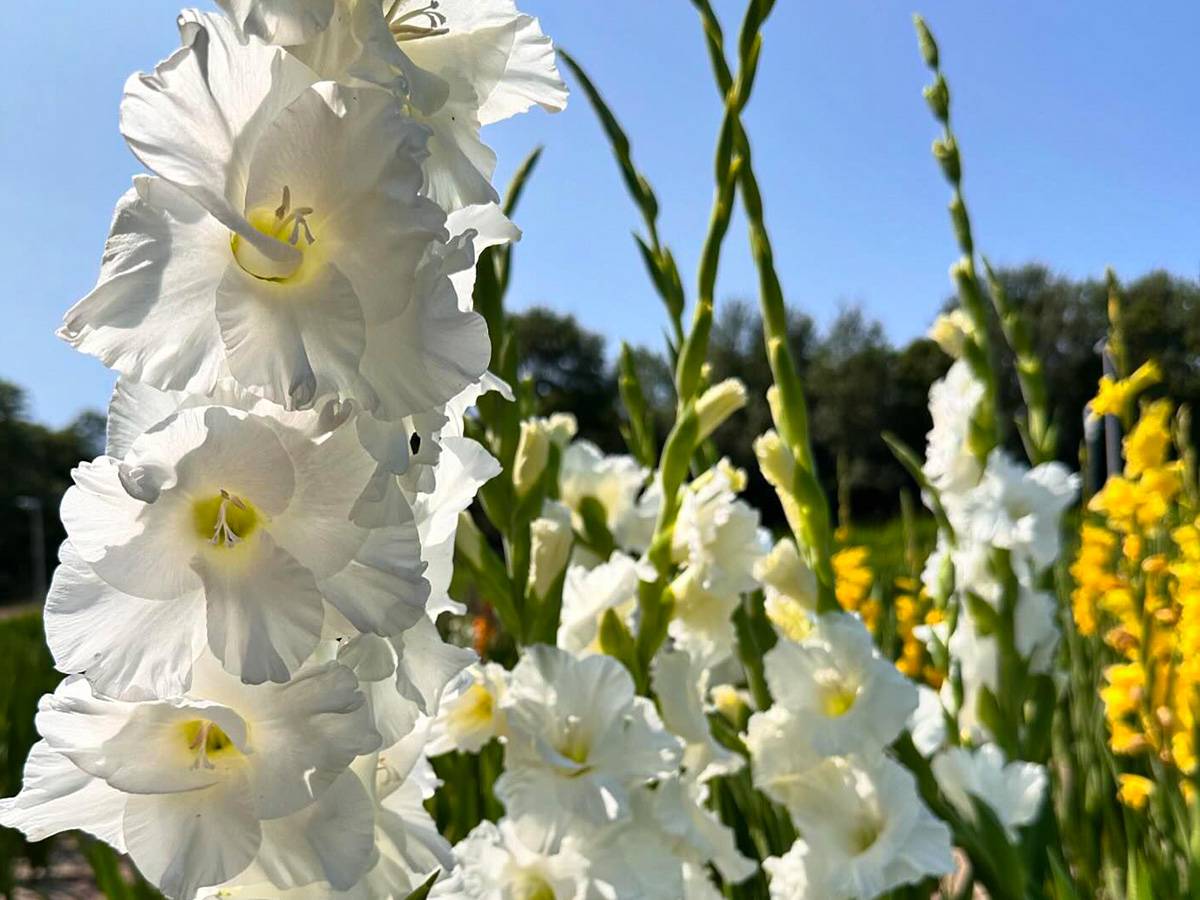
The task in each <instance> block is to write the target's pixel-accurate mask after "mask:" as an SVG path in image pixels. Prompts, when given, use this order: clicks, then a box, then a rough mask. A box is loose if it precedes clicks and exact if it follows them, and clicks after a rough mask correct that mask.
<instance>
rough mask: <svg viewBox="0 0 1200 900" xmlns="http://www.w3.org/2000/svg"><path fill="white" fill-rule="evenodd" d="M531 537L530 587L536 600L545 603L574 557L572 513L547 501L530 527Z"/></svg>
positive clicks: (552, 501)
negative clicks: (569, 558) (556, 581)
mask: <svg viewBox="0 0 1200 900" xmlns="http://www.w3.org/2000/svg"><path fill="white" fill-rule="evenodd" d="M529 537H530V566H529V587H530V589H531V590H532V591H533V595H534V596H535V597H537V598H538V599H539V600H543V599H545V597H546V595H547V594H549V593H550V587H551V585H553V584H554V581H555V579H557V578H558V576H559V575H561V574H562V571H563V569H565V568H566V567H567V558H568V557H569V556H570V555H571V544H572V543H573V542H574V534H573V532H572V531H571V511H570V510H569V509H567V507H566V506H564V505H563V504H562V503H559V502H558V501H557V500H548V501H546V503H545V505H543V507H542V514H541V516H539V517H538V518H536V519H534V520H533V522H532V524H530V526H529Z"/></svg>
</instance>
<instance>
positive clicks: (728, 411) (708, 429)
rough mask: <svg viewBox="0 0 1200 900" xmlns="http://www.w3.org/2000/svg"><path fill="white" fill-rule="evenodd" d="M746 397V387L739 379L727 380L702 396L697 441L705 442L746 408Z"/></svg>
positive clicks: (699, 406)
mask: <svg viewBox="0 0 1200 900" xmlns="http://www.w3.org/2000/svg"><path fill="white" fill-rule="evenodd" d="M746 397H747V395H746V386H745V385H744V384H742V382H741V381H740V380H738V379H737V378H726V379H725V380H724V381H722V382H721V383H720V384H714V385H713V386H712V387H710V388H709V389H708V390H707V391H705V392H704V393H703V394H701V395H700V399H699V400H698V401H697V402H696V415H697V416H699V418H700V433H699V435H698V436H697V441H702V440H704V439H705V438H706V437H708V436H709V435H710V434H712V433H713V432H714V431H716V430H717V429H718V428H719V427H721V425H722V424H724V422H725V420H726V419H728V418H729V417H730V416H732V415H733V414H734V413H735V412H737V411H738V410H739V409H741V408H742V407H744V406H745V405H746Z"/></svg>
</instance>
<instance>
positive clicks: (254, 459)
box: [46, 382, 429, 696]
mask: <svg viewBox="0 0 1200 900" xmlns="http://www.w3.org/2000/svg"><path fill="white" fill-rule="evenodd" d="M210 404H211V405H210ZM219 404H224V405H219ZM112 416H113V419H112V421H113V425H112V427H111V428H110V440H109V446H108V448H107V449H108V451H109V453H110V454H112V455H109V456H103V457H100V458H99V459H97V460H96V461H95V462H92V463H83V464H81V465H80V466H79V467H78V468H77V469H76V470H75V472H74V478H75V481H76V484H75V486H74V487H72V488H71V489H70V490H69V491H68V492H67V494H66V496H65V497H64V499H63V507H62V515H63V522H64V524H65V526H66V530H67V537H68V539H67V541H66V542H65V543H64V544H63V547H62V552H61V560H62V565H61V566H60V567H59V569H58V571H57V572H56V573H55V579H54V584H53V586H52V588H51V591H50V595H49V597H48V598H47V610H46V620H47V626H48V628H47V631H48V640H49V643H50V646H51V649H52V651H53V652H54V654H55V658H56V660H57V661H58V664H59V665H60V666H61V667H62V668H63V669H64V670H66V671H78V672H84V673H86V674H87V675H88V677H89V678H90V679H92V681H93V683H95V684H96V686H97V688H98V689H100V690H103V691H105V692H106V693H109V694H111V695H114V696H145V695H147V694H157V695H158V696H168V695H173V694H177V693H180V692H182V691H184V690H186V688H187V684H188V676H189V671H190V669H191V666H192V661H193V660H194V659H195V658H196V656H197V655H198V654H199V652H200V651H201V649H202V648H203V647H204V645H205V644H206V643H207V645H208V647H209V648H210V649H211V650H212V652H213V653H214V654H215V655H216V656H217V658H218V659H220V660H221V661H222V663H223V664H224V665H225V667H226V669H227V670H228V671H230V672H232V673H234V674H237V675H240V676H241V677H242V678H243V680H245V681H247V682H252V683H258V682H262V681H268V680H269V681H277V682H282V681H286V680H287V678H288V677H289V676H290V675H291V673H293V672H294V671H295V670H296V668H297V667H298V666H299V665H300V664H301V663H303V662H304V660H306V659H307V658H308V657H309V655H310V654H311V653H312V652H313V650H314V648H315V647H316V645H317V641H318V640H319V639H320V637H321V635H322V630H323V628H326V629H332V630H333V633H334V634H338V633H341V634H355V633H358V632H364V633H374V634H379V635H385V636H390V635H394V634H398V633H399V632H401V631H403V630H404V629H406V628H408V627H410V626H412V625H413V624H414V623H415V622H416V621H417V620H419V619H420V618H421V617H422V613H423V611H424V608H425V602H426V599H427V597H428V596H429V584H428V582H427V581H426V580H425V578H424V577H423V573H424V570H425V568H426V566H425V563H424V562H423V561H422V560H421V557H420V552H421V549H420V545H419V543H418V540H419V535H418V528H417V525H416V522H415V521H414V515H413V511H412V509H411V508H410V507H409V506H408V504H407V503H401V504H397V505H396V506H395V507H394V508H393V509H392V511H391V513H390V514H389V516H388V517H387V518H386V519H384V520H381V521H380V522H379V523H378V524H379V527H376V528H365V527H361V526H360V525H358V524H356V523H355V522H353V521H352V520H351V511H352V508H353V507H354V505H355V502H356V500H357V498H358V496H359V494H360V492H362V491H363V489H364V488H365V487H366V486H367V483H368V480H369V479H370V477H371V471H372V469H373V468H374V462H373V460H372V459H371V457H370V455H369V454H367V453H366V452H365V451H364V450H363V448H362V446H361V445H360V444H359V442H358V438H357V436H356V433H355V430H354V428H353V427H352V426H351V425H348V424H343V425H340V426H336V425H335V427H334V428H333V430H332V431H330V432H326V433H322V429H323V428H324V427H326V423H325V421H324V419H323V417H322V416H321V415H319V414H318V413H315V412H301V413H285V412H283V411H281V410H279V408H278V407H275V406H273V405H271V404H269V403H266V402H265V401H256V400H254V398H252V397H250V396H249V395H246V394H244V393H242V392H238V391H236V390H224V391H223V395H222V396H219V397H216V398H214V400H213V401H205V400H203V399H198V398H194V397H185V396H183V395H179V394H164V393H161V392H158V391H155V390H153V389H152V388H148V387H146V386H144V385H134V384H129V383H126V382H121V383H119V384H118V387H117V389H116V392H115V393H114V398H113V402H112Z"/></svg>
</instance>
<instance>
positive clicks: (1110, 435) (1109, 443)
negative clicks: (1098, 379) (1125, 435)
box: [1096, 339, 1124, 490]
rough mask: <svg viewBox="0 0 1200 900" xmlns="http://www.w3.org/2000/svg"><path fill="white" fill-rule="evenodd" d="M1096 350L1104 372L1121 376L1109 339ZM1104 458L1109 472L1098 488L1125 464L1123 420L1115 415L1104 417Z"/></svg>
mask: <svg viewBox="0 0 1200 900" xmlns="http://www.w3.org/2000/svg"><path fill="white" fill-rule="evenodd" d="M1096 352H1097V353H1099V354H1100V364H1101V366H1102V367H1103V372H1104V374H1105V375H1107V376H1108V377H1109V378H1111V379H1112V380H1113V381H1116V380H1117V379H1119V378H1120V377H1121V375H1120V373H1119V372H1118V371H1117V360H1116V358H1115V357H1114V356H1113V355H1112V351H1111V350H1109V349H1108V340H1107V339H1101V341H1100V342H1099V343H1098V344H1096ZM1104 459H1105V463H1106V469H1107V472H1106V473H1105V476H1104V479H1103V480H1102V481H1099V482H1097V484H1096V490H1100V488H1102V487H1103V486H1104V482H1105V481H1107V480H1108V479H1109V478H1111V477H1112V476H1113V475H1120V474H1121V472H1122V470H1123V469H1124V466H1123V465H1122V463H1121V420H1120V419H1118V418H1117V417H1116V416H1114V415H1106V416H1105V417H1104Z"/></svg>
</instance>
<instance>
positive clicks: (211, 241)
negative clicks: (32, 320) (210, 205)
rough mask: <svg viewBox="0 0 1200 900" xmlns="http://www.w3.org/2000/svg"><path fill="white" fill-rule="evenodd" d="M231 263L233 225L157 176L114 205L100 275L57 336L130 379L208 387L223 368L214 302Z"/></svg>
mask: <svg viewBox="0 0 1200 900" xmlns="http://www.w3.org/2000/svg"><path fill="white" fill-rule="evenodd" d="M231 260H232V254H231V253H230V249H229V230H228V229H227V228H225V227H224V226H222V225H221V223H219V222H217V221H216V220H215V219H213V218H212V217H211V216H209V215H208V213H207V212H205V210H204V209H203V207H201V206H200V205H198V204H197V203H196V202H195V201H193V200H192V199H191V198H189V197H188V196H187V195H186V194H184V193H183V192H182V191H180V190H179V189H177V188H175V187H173V186H172V185H171V184H169V183H168V182H165V181H163V180H162V179H159V178H147V177H144V176H139V177H138V178H136V179H134V188H133V189H132V190H130V191H128V192H127V193H126V194H125V195H124V196H123V197H122V198H121V199H120V200H119V201H118V203H117V209H116V212H115V213H114V214H113V221H112V227H111V230H110V233H109V237H108V243H107V245H106V246H105V252H104V259H103V261H102V263H101V267H100V277H99V279H98V280H97V282H96V286H95V287H94V288H93V289H92V291H91V293H89V294H88V295H87V296H86V297H84V298H83V299H82V300H80V301H79V302H78V303H76V304H75V306H73V307H72V308H71V309H70V310H69V311H68V312H67V314H66V316H65V317H64V319H63V326H62V328H61V329H60V330H59V336H60V337H62V338H64V339H65V340H66V341H67V342H68V343H70V344H71V346H72V347H75V348H76V349H77V350H81V351H82V352H84V353H88V354H90V355H92V356H95V357H97V358H99V359H100V361H101V362H103V363H104V364H105V365H106V366H109V367H110V368H112V369H115V370H117V371H118V372H121V373H122V374H124V375H126V376H128V377H129V378H131V379H134V380H137V381H145V382H147V383H150V384H153V385H155V386H157V387H160V388H165V389H179V390H189V391H207V390H208V389H209V388H211V387H212V385H213V384H214V383H215V382H216V380H217V378H218V377H219V376H220V374H221V371H222V368H223V366H224V358H225V354H224V351H223V350H222V348H221V345H220V335H219V333H218V332H217V327H216V320H215V319H214V318H213V300H214V297H215V296H216V290H217V285H218V284H219V283H220V281H221V276H222V274H223V273H224V271H225V267H226V266H227V265H229V263H230V261H231Z"/></svg>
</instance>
